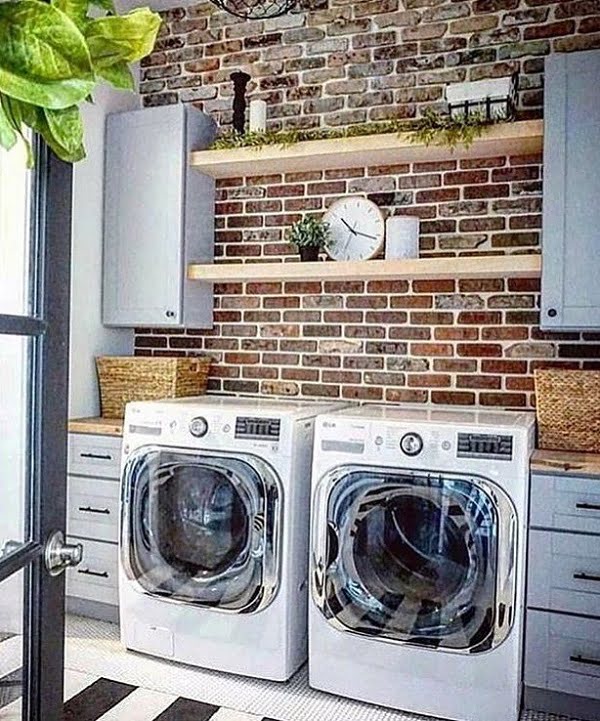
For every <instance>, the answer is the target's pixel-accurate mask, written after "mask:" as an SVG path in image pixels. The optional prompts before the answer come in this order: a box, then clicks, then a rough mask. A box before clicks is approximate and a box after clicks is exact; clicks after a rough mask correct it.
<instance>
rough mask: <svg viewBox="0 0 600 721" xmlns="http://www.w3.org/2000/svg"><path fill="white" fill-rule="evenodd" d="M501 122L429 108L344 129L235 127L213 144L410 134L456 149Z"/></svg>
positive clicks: (280, 143)
mask: <svg viewBox="0 0 600 721" xmlns="http://www.w3.org/2000/svg"><path fill="white" fill-rule="evenodd" d="M496 122H498V121H493V120H487V119H486V118H485V117H484V116H483V115H482V114H475V113H474V114H471V115H469V116H468V117H457V118H454V117H451V116H450V115H446V114H442V113H439V112H437V111H435V110H426V111H425V113H424V114H423V117H421V118H419V119H417V120H386V121H381V122H375V123H363V124H361V125H349V126H347V127H344V128H310V129H307V130H279V131H272V130H267V131H265V132H262V133H257V132H248V133H245V134H244V135H241V134H240V133H237V132H235V131H234V130H233V129H228V130H226V131H224V132H223V133H222V134H221V135H220V136H219V137H218V138H217V139H216V140H215V142H214V143H213V144H212V146H211V148H212V149H214V150H230V149H232V148H255V149H256V150H260V149H261V148H263V147H265V146H266V145H277V146H279V147H280V148H282V149H284V148H288V147H290V146H291V145H295V144H296V143H299V142H302V141H304V140H329V139H335V138H355V137H358V136H364V135H380V134H385V133H397V134H398V135H404V134H408V137H409V140H410V141H411V142H414V143H424V144H425V145H445V146H448V147H450V148H452V149H454V148H456V147H457V146H458V145H461V144H462V145H464V146H465V147H467V148H468V147H470V146H471V145H472V144H473V141H474V140H476V139H477V138H479V137H481V136H482V135H483V133H484V132H485V131H486V130H487V128H488V127H489V126H490V125H493V124H495V123H496Z"/></svg>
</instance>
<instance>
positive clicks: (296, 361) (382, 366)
mask: <svg viewBox="0 0 600 721" xmlns="http://www.w3.org/2000/svg"><path fill="white" fill-rule="evenodd" d="M538 288H539V284H538V281H537V280H535V279H503V278H497V279H494V280H485V281H483V280H459V281H453V280H443V281H442V280H437V281H433V280H431V281H430V280H415V281H413V282H412V283H409V282H407V281H404V280H401V281H369V282H368V283H363V282H354V281H352V282H333V281H326V282H320V281H307V282H303V283H297V282H294V283H292V282H287V283H246V284H242V283H239V284H237V283H229V284H221V285H218V286H217V287H216V296H217V297H216V306H217V309H216V311H215V322H216V324H215V327H214V329H213V330H211V331H202V330H194V329H187V330H186V331H180V332H177V331H172V330H171V331H169V330H162V329H159V330H154V331H150V330H144V329H138V333H137V335H136V352H137V353H138V354H150V353H157V354H160V355H163V354H169V355H184V354H188V353H192V354H193V353H198V352H202V353H204V352H206V353H209V354H211V355H213V356H214V357H215V358H216V359H217V360H218V363H216V364H215V365H214V366H213V369H212V373H211V378H210V385H209V387H210V389H211V391H214V392H227V393H261V394H264V395H288V396H305V397H324V398H346V399H361V400H371V401H379V400H387V401H404V402H428V401H429V402H432V403H442V404H446V403H451V404H460V405H474V404H478V405H483V406H503V407H508V408H515V407H517V408H518V407H527V406H530V405H532V401H533V398H532V395H533V380H532V373H533V369H534V368H537V367H547V366H562V367H568V368H581V367H594V368H600V334H596V335H593V334H587V335H580V334H577V333H572V334H561V335H557V334H545V333H543V332H541V331H540V330H539V327H538V323H539V313H538V311H537V310H536V308H537V305H538V300H539V298H538V295H539V294H538Z"/></svg>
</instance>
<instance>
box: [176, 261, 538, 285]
mask: <svg viewBox="0 0 600 721" xmlns="http://www.w3.org/2000/svg"><path fill="white" fill-rule="evenodd" d="M541 265H542V262H541V256H539V255H482V256H462V257H458V258H454V257H452V258H448V257H446V258H419V259H416V260H365V261H359V262H356V261H337V262H336V261H327V262H317V263H299V262H289V263H216V264H214V265H206V264H204V265H199V264H191V265H189V266H188V278H189V279H190V280H204V281H210V282H214V283H241V282H246V281H248V282H257V281H258V282H262V281H267V282H268V281H275V282H277V281H286V280H292V281H293V280H296V281H302V280H307V281H308V280H317V281H319V280H342V281H343V280H402V279H406V280H414V279H419V278H430V279H454V278H501V277H507V276H510V277H513V278H519V277H525V278H530V277H533V276H539V275H540V273H541Z"/></svg>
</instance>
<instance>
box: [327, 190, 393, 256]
mask: <svg viewBox="0 0 600 721" xmlns="http://www.w3.org/2000/svg"><path fill="white" fill-rule="evenodd" d="M323 220H324V221H325V222H326V223H329V230H330V232H331V240H330V242H329V245H328V246H327V253H328V254H329V256H330V257H331V258H333V260H368V259H369V258H373V257H374V256H376V255H377V253H379V251H380V250H381V248H382V247H383V240H384V237H385V222H384V219H383V215H382V213H381V211H380V210H379V208H378V207H377V206H376V205H375V203H373V202H372V201H371V200H367V198H363V197H362V196H359V195H351V196H349V197H347V198H340V199H339V200H336V201H335V203H333V205H332V206H331V207H330V208H329V210H327V212H326V213H325V216H324V217H323Z"/></svg>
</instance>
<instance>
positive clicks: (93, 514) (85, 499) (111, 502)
mask: <svg viewBox="0 0 600 721" xmlns="http://www.w3.org/2000/svg"><path fill="white" fill-rule="evenodd" d="M119 488H120V484H119V482H118V481H116V480H106V479H99V478H84V477H82V476H69V481H68V505H67V507H68V512H67V513H68V515H67V533H69V535H71V536H83V537H85V538H93V539H96V540H99V541H113V542H115V543H116V542H117V541H118V538H119Z"/></svg>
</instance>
